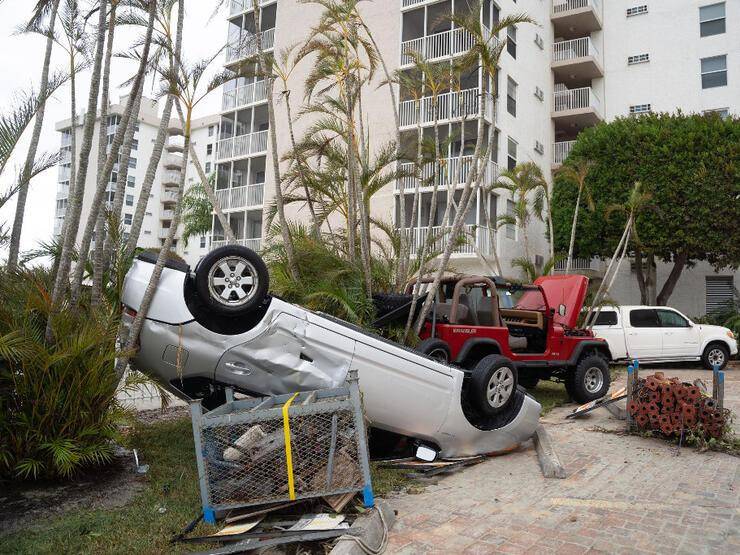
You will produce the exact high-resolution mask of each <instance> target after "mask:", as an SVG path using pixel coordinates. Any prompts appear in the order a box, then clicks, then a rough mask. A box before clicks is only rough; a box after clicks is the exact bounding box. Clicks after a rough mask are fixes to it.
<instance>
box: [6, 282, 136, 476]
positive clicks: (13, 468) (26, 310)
mask: <svg viewBox="0 0 740 555" xmlns="http://www.w3.org/2000/svg"><path fill="white" fill-rule="evenodd" d="M51 280H52V276H51V273H50V272H49V271H47V270H45V269H39V268H35V269H31V270H21V271H18V272H16V273H12V274H10V273H8V272H3V271H2V270H0V474H2V475H5V476H15V477H20V478H23V479H37V478H41V477H69V476H71V475H73V474H74V473H75V472H76V471H78V470H79V469H81V468H83V467H87V466H92V465H100V464H103V463H106V462H108V461H109V460H110V459H111V456H112V440H113V439H115V438H116V437H117V432H116V426H115V422H116V420H117V418H118V416H119V415H121V414H122V413H123V409H122V407H120V406H119V404H118V402H117V400H116V390H117V386H118V378H117V377H116V375H115V372H114V371H113V361H114V358H115V336H116V330H117V316H116V314H115V311H113V310H110V309H109V308H108V306H105V305H102V306H101V307H100V308H97V309H90V308H84V309H80V310H79V311H75V312H72V311H69V310H65V309H64V307H62V309H60V310H57V311H55V312H54V313H53V314H51V320H52V330H53V334H54V339H53V340H52V341H51V342H50V343H48V344H47V343H46V342H45V341H44V329H45V326H46V320H47V317H49V307H50V294H49V291H50V284H51Z"/></svg>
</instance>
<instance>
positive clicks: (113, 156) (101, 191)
mask: <svg viewBox="0 0 740 555" xmlns="http://www.w3.org/2000/svg"><path fill="white" fill-rule="evenodd" d="M156 5H157V3H156V2H151V4H150V10H149V22H148V26H147V30H146V37H145V39H144V49H143V51H142V56H141V61H140V62H139V69H138V71H137V73H136V77H135V79H134V84H133V85H132V86H131V94H130V95H129V98H128V100H127V102H126V107H125V108H124V111H123V115H122V116H121V123H120V125H119V126H118V129H117V130H116V134H115V136H114V137H113V143H112V144H111V149H110V154H109V155H108V158H107V160H106V162H105V167H104V168H103V171H102V173H101V174H99V175H98V182H97V188H96V190H95V195H94V197H93V204H92V205H93V206H100V204H101V203H102V201H103V196H104V195H105V189H106V186H107V184H108V180H109V176H110V173H111V171H113V165H114V164H115V163H116V161H117V159H118V153H119V151H120V149H121V145H122V144H123V138H124V135H125V134H126V132H127V131H128V126H129V123H130V121H131V115H132V113H133V108H134V106H135V103H136V101H137V98H138V97H140V95H139V93H140V92H141V84H142V81H143V80H144V78H145V76H146V70H147V67H148V63H147V62H148V60H149V49H150V47H151V44H152V34H153V31H154V19H155V17H154V16H155V14H156ZM124 187H125V184H124ZM78 218H79V216H78ZM96 223H97V218H95V219H93V218H92V217H90V218H88V220H87V222H86V224H85V232H84V233H83V235H82V242H81V244H80V249H79V254H78V257H79V259H78V261H77V265H76V266H75V271H74V275H73V278H72V286H71V299H70V301H71V305H72V306H73V307H74V306H76V305H77V301H78V300H79V294H80V288H81V287H82V277H83V273H84V269H85V262H86V261H87V256H88V251H89V249H90V241H91V240H92V234H93V230H94V229H95V225H96Z"/></svg>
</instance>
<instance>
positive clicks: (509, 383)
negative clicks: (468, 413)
mask: <svg viewBox="0 0 740 555" xmlns="http://www.w3.org/2000/svg"><path fill="white" fill-rule="evenodd" d="M516 387H517V371H516V367H515V366H514V363H512V362H511V361H510V360H509V359H508V358H506V357H504V356H501V355H487V356H484V357H483V358H482V359H480V360H479V361H478V363H477V364H476V365H475V368H473V373H472V375H471V376H470V386H469V387H468V394H469V395H470V401H471V403H472V405H473V406H474V407H476V408H477V409H478V410H480V411H481V412H482V413H483V414H485V415H487V416H493V415H496V414H499V413H501V412H503V411H505V410H506V408H507V407H508V406H509V405H510V404H511V403H512V402H513V401H514V397H516V391H517V390H516Z"/></svg>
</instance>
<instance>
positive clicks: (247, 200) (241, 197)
mask: <svg viewBox="0 0 740 555" xmlns="http://www.w3.org/2000/svg"><path fill="white" fill-rule="evenodd" d="M264 190H265V184H264V183H254V184H253V185H244V186H242V187H232V188H230V189H217V190H216V200H217V201H218V205H219V206H220V207H221V210H236V209H242V210H243V209H245V208H252V207H259V206H262V200H263V195H264Z"/></svg>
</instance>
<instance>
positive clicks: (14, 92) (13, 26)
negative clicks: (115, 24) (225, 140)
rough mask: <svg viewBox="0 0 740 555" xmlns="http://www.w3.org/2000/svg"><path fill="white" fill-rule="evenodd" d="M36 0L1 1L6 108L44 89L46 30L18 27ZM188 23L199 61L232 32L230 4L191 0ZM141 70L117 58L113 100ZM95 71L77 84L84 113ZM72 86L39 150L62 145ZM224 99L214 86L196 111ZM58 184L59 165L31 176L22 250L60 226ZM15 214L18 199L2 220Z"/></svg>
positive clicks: (7, 180) (1, 106)
mask: <svg viewBox="0 0 740 555" xmlns="http://www.w3.org/2000/svg"><path fill="white" fill-rule="evenodd" d="M35 3H36V2H35V0H5V1H4V2H0V52H2V53H3V54H2V56H0V75H2V76H3V78H2V79H0V113H3V114H4V113H7V112H8V111H9V110H10V108H11V107H12V106H13V105H14V99H15V98H17V96H18V94H19V93H21V92H23V91H27V90H29V89H30V88H31V87H35V88H36V89H38V83H39V81H40V77H41V65H42V62H43V56H44V48H45V38H44V37H42V36H40V35H19V34H17V32H16V30H17V28H18V26H19V25H20V24H21V23H22V22H23V21H24V20H26V19H27V18H28V17H29V14H30V11H31V7H32V6H33V5H34V4H35ZM185 6H186V8H185V9H186V11H185V28H184V33H183V45H184V58H185V60H190V61H196V60H199V59H201V58H205V57H210V56H212V55H213V54H214V53H215V52H217V51H218V50H219V49H220V48H222V46H223V43H224V42H225V38H226V19H225V10H226V8H222V11H221V13H219V14H216V15H215V16H214V17H213V18H211V16H212V15H213V11H214V9H215V6H216V1H215V0H186V4H185ZM137 33H141V32H140V31H133V30H127V31H125V32H121V33H119V32H118V31H117V33H116V39H117V40H116V41H115V45H114V52H120V51H123V50H125V49H126V47H127V46H128V45H129V44H131V42H132V40H133V39H135V37H136V35H137ZM66 60H67V58H66V54H65V53H64V52H63V51H62V50H61V49H59V48H55V51H54V53H53V55H52V60H51V65H52V68H63V67H66V63H67V61H66ZM219 64H220V59H217V60H216V61H215V62H214V64H213V65H214V68H213V71H214V72H215V71H217V70H218V69H219V67H218V65H219ZM134 71H135V64H132V63H131V62H128V61H124V60H116V61H114V64H113V66H112V70H111V85H112V86H111V100H112V101H113V102H117V101H118V98H119V97H120V96H121V95H122V94H125V93H126V90H125V89H122V88H121V87H120V84H121V83H122V82H123V81H125V80H126V79H127V78H128V77H130V76H131V75H132V74H133V72H134ZM89 79H90V77H89V73H83V74H80V76H79V78H78V87H77V98H78V101H77V105H78V113H79V112H80V111H81V110H83V109H84V108H85V106H86V104H87V96H88V90H89ZM150 83H151V79H149V80H148V81H147V88H145V91H144V94H145V95H146V94H147V93H148V92H151V85H150ZM69 100H70V93H69V87H68V86H66V87H64V88H63V89H60V90H59V91H57V93H56V94H55V95H54V98H52V99H51V100H49V101H48V102H47V104H46V114H45V116H44V125H43V130H42V132H41V141H40V143H39V150H38V153H42V152H52V151H54V150H58V149H59V141H60V137H59V133H57V132H56V131H55V129H54V127H55V124H56V122H57V121H60V120H63V119H67V118H69V117H70V108H69ZM219 107H220V99H219V95H218V91H214V92H213V93H211V95H209V97H208V98H206V100H204V101H203V102H202V103H201V104H200V105H199V107H198V110H197V111H196V113H195V114H194V115H195V117H201V116H205V115H208V114H212V113H216V112H218V110H219ZM32 127H33V124H32V125H31V126H29V128H28V130H27V132H26V134H25V135H24V141H23V143H21V145H19V147H18V148H17V149H16V151H15V154H14V156H13V158H12V160H11V164H9V165H8V167H6V171H5V175H4V176H2V177H0V191H4V190H6V189H7V188H8V187H9V186H10V185H11V181H12V178H13V176H14V175H17V173H18V171H17V170H18V169H19V168H20V167H21V166H22V164H23V162H24V161H25V156H26V151H27V146H28V139H29V136H30V134H31V128H32ZM56 190H57V169H56V168H51V169H49V170H48V171H46V172H45V173H43V174H41V175H39V176H37V177H36V178H35V179H34V180H33V181H32V182H31V188H30V191H29V195H28V202H27V204H26V216H25V220H24V226H23V234H22V236H21V251H25V250H29V249H32V248H34V247H35V246H36V245H37V244H38V243H39V242H40V241H47V240H49V239H51V236H52V233H53V230H54V209H55V201H56ZM14 214H15V201H10V202H8V204H6V205H5V206H4V207H3V208H2V209H0V223H6V224H7V227H8V228H9V227H10V226H11V225H12V223H13V218H14ZM6 256H7V253H6V252H2V251H0V258H5V257H6Z"/></svg>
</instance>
